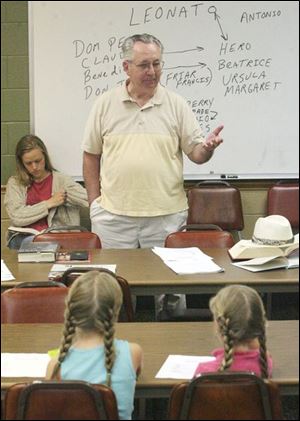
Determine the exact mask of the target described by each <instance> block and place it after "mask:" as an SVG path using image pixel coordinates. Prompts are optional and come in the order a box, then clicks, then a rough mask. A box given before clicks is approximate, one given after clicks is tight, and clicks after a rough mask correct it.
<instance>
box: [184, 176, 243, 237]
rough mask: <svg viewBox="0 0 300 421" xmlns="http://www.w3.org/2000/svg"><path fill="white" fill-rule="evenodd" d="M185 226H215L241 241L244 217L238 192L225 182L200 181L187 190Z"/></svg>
mask: <svg viewBox="0 0 300 421" xmlns="http://www.w3.org/2000/svg"><path fill="white" fill-rule="evenodd" d="M187 197H188V204H189V211H188V218H187V224H215V225H218V226H219V227H221V228H222V229H223V230H224V231H232V232H236V233H237V234H238V237H239V239H241V237H242V236H241V231H242V230H243V229H244V217H243V208H242V201H241V195H240V191H239V190H238V189H237V188H236V187H233V186H231V185H230V184H229V183H227V182H226V181H202V182H200V183H197V184H196V185H195V186H194V187H192V188H191V189H190V190H188V193H187Z"/></svg>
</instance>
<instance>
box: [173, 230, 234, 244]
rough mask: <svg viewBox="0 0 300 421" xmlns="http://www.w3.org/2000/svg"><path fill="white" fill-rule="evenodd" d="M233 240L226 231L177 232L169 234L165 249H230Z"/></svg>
mask: <svg viewBox="0 0 300 421" xmlns="http://www.w3.org/2000/svg"><path fill="white" fill-rule="evenodd" d="M233 245H234V239H233V237H232V235H231V233H230V232H227V231H209V230H208V231H206V230H205V231H177V232H172V233H171V234H169V235H168V236H167V238H166V240H165V247H199V248H231V247H232V246H233Z"/></svg>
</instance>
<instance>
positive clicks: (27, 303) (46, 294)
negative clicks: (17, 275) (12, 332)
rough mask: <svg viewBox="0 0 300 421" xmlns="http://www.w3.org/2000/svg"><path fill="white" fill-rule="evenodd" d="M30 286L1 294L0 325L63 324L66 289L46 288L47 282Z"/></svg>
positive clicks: (63, 286) (63, 287)
mask: <svg viewBox="0 0 300 421" xmlns="http://www.w3.org/2000/svg"><path fill="white" fill-rule="evenodd" d="M34 284H36V285H34ZM54 284H56V283H54ZM31 285H32V287H29V288H28V287H24V288H18V287H16V288H12V289H8V290H6V291H4V292H3V293H2V294H1V323H63V321H64V310H65V298H66V296H67V294H68V288H66V287H65V285H62V287H61V288H58V287H57V286H47V282H40V283H38V282H32V283H31V284H30V285H29V286H31ZM50 285H52V283H51V284H50Z"/></svg>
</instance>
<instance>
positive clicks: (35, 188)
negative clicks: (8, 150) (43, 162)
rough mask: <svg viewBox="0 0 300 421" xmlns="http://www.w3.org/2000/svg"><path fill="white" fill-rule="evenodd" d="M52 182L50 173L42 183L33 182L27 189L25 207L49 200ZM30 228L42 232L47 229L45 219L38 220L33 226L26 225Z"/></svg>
mask: <svg viewBox="0 0 300 421" xmlns="http://www.w3.org/2000/svg"><path fill="white" fill-rule="evenodd" d="M52 181H53V175H52V173H51V174H49V175H48V177H46V178H45V179H44V180H43V181H40V182H37V181H34V182H33V183H32V184H31V186H30V187H28V189H27V198H26V205H30V206H32V205H35V204H36V203H40V202H42V201H43V200H48V199H50V197H51V195H52ZM27 226H28V227H30V228H34V229H36V230H38V231H42V230H44V229H46V228H48V222H47V217H44V218H42V219H39V220H38V221H36V222H34V223H33V224H30V225H27Z"/></svg>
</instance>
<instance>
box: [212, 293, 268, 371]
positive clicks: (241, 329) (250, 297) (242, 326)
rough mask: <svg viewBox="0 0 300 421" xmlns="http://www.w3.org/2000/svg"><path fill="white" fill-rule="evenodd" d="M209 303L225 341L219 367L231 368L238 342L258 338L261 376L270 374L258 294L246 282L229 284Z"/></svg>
mask: <svg viewBox="0 0 300 421" xmlns="http://www.w3.org/2000/svg"><path fill="white" fill-rule="evenodd" d="M209 307H210V310H211V312H212V313H213V315H214V319H215V321H216V322H217V325H218V330H219V333H220V335H221V337H222V339H223V344H224V358H223V361H222V362H221V366H220V367H219V371H224V370H227V369H229V368H230V366H231V364H232V362H233V358H234V347H235V346H237V345H240V344H242V343H244V342H246V341H249V340H252V339H255V338H257V339H258V341H259V351H260V359H259V363H260V368H261V376H262V377H263V378H268V363H267V350H266V333H265V325H266V318H265V310H264V305H263V302H262V300H261V298H260V296H259V294H258V293H257V292H256V291H255V290H254V289H252V288H249V287H247V286H245V285H230V286H228V287H225V288H222V289H221V290H220V291H219V292H218V293H217V295H216V296H215V297H213V298H212V299H211V300H210V303H209Z"/></svg>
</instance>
